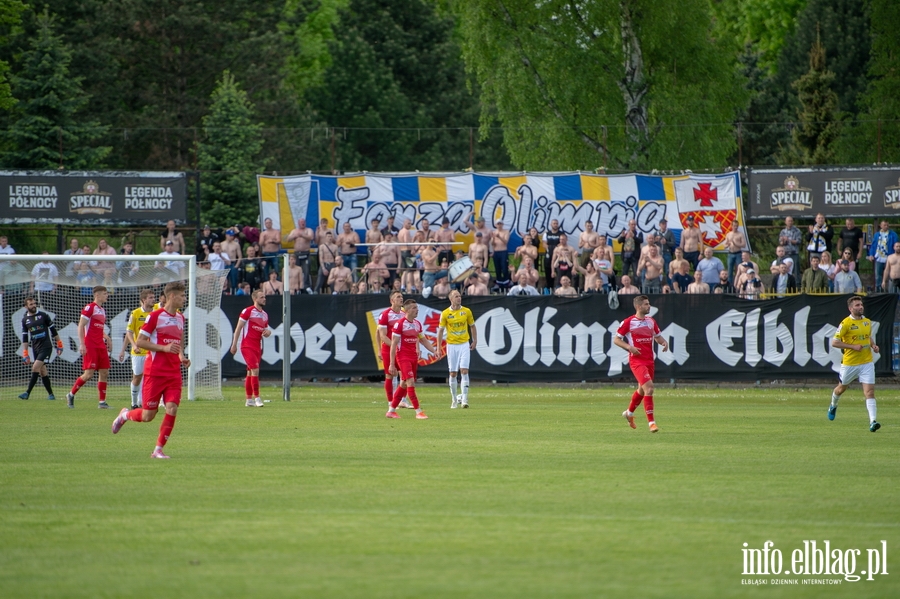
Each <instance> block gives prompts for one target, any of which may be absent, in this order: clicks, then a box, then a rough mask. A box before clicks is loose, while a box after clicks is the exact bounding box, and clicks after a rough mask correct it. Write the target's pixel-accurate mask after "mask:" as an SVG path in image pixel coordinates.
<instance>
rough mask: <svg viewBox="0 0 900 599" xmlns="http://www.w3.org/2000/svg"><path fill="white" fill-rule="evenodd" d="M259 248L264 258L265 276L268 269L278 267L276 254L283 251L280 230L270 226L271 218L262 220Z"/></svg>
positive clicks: (278, 262)
mask: <svg viewBox="0 0 900 599" xmlns="http://www.w3.org/2000/svg"><path fill="white" fill-rule="evenodd" d="M259 249H260V252H262V257H263V258H265V259H266V261H265V276H266V277H268V276H269V271H270V270H272V269H273V268H275V269H277V268H278V267H279V265H280V261H279V260H278V256H280V255H281V254H283V253H284V250H283V249H282V248H281V231H280V230H278V229H274V228H273V227H272V219H271V218H267V219H266V220H264V221H263V230H262V232H261V233H260V234H259Z"/></svg>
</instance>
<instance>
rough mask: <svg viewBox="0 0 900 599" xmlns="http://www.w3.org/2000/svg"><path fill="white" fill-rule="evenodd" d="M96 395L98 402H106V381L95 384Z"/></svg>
mask: <svg viewBox="0 0 900 599" xmlns="http://www.w3.org/2000/svg"><path fill="white" fill-rule="evenodd" d="M97 394H98V396H99V397H100V401H106V381H103V382H99V383H97Z"/></svg>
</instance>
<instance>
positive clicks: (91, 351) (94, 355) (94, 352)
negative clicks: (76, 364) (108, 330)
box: [81, 346, 109, 370]
mask: <svg viewBox="0 0 900 599" xmlns="http://www.w3.org/2000/svg"><path fill="white" fill-rule="evenodd" d="M81 368H82V369H83V370H109V353H108V352H107V351H106V347H105V346H104V347H86V348H85V349H84V358H83V359H82V361H81Z"/></svg>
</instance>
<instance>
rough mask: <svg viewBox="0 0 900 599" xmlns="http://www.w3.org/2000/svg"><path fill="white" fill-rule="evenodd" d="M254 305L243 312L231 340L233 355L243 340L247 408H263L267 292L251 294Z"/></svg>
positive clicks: (267, 319) (269, 333)
mask: <svg viewBox="0 0 900 599" xmlns="http://www.w3.org/2000/svg"><path fill="white" fill-rule="evenodd" d="M250 297H251V298H252V299H253V305H252V306H247V307H246V308H244V309H243V310H242V311H241V315H240V317H239V318H238V323H237V326H236V327H235V329H234V338H233V339H232V340H231V354H232V355H234V354H236V353H237V348H238V339H240V340H241V355H242V356H243V357H244V362H245V363H246V364H247V377H246V378H245V379H244V390H245V391H246V392H247V407H248V408H254V407H255V408H261V407H263V402H262V399H261V398H260V397H259V363H260V362H261V361H262V340H263V337H269V336H270V335H271V334H272V329H270V328H269V315H268V314H266V311H265V310H263V308H264V307H265V305H266V292H265V291H263V290H262V289H257V290H256V291H254V292H253V293H251V294H250Z"/></svg>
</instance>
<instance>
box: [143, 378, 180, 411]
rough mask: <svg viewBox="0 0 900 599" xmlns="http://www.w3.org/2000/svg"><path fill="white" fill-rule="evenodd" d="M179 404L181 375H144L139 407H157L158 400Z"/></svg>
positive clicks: (147, 408) (155, 408)
mask: <svg viewBox="0 0 900 599" xmlns="http://www.w3.org/2000/svg"><path fill="white" fill-rule="evenodd" d="M160 399H162V400H163V403H164V404H166V403H170V402H171V403H174V404H175V405H176V406H178V405H181V377H180V376H178V377H175V376H153V375H150V376H146V375H145V376H144V387H143V392H142V395H141V407H143V408H144V409H145V410H157V409H159V401H160Z"/></svg>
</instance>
